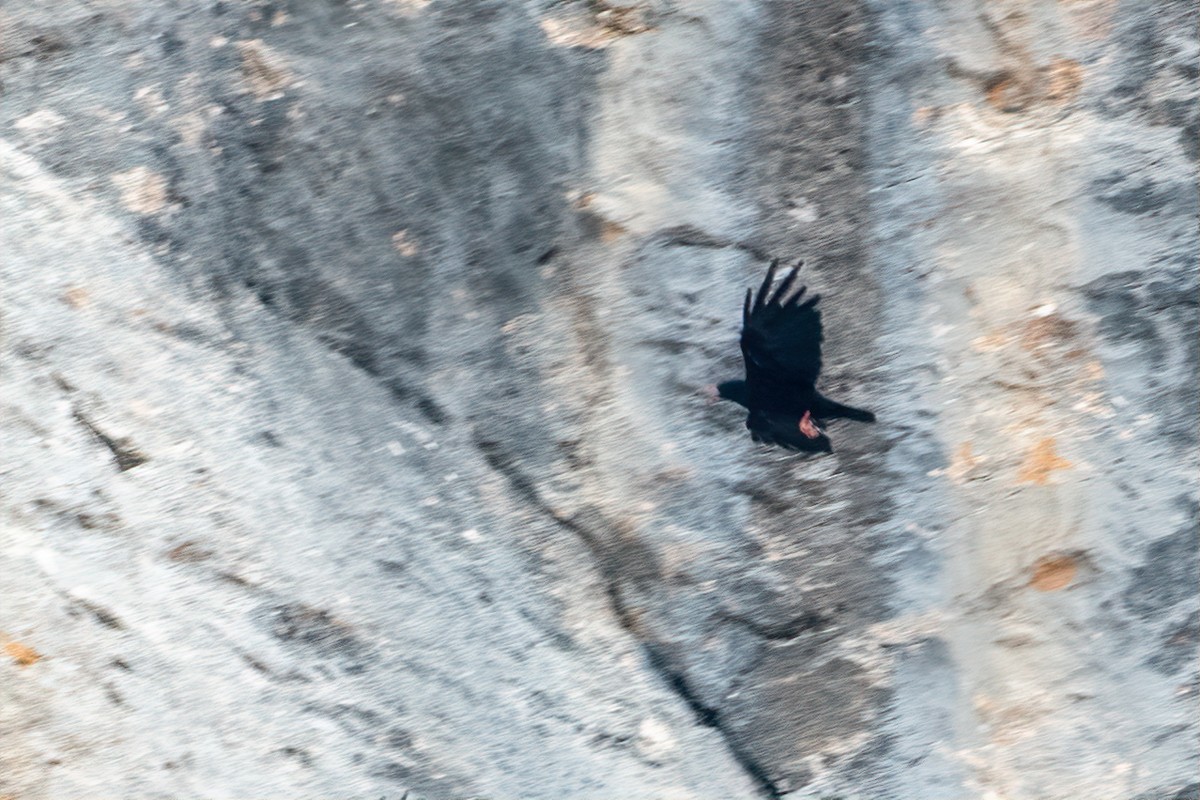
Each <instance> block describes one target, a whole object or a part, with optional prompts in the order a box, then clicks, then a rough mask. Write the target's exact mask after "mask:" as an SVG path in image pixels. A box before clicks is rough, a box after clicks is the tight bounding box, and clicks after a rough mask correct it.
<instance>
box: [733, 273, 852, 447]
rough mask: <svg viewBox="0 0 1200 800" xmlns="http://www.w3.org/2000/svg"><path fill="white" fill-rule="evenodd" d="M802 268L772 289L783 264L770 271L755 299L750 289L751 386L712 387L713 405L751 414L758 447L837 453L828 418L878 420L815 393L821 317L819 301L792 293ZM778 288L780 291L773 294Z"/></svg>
mask: <svg viewBox="0 0 1200 800" xmlns="http://www.w3.org/2000/svg"><path fill="white" fill-rule="evenodd" d="M803 265H804V262H803V261H800V262H798V263H797V264H796V266H794V267H793V268H792V270H791V271H790V272H789V273H788V274H787V276H786V277H784V279H783V280H782V281H781V282H780V283H779V285H778V286H774V283H775V273H776V270H777V269H778V267H779V259H774V260H773V261H772V262H771V265H770V267H768V268H767V275H766V278H764V279H763V282H762V286H760V287H759V289H758V293H757V294H755V293H754V290H753V288H751V289H747V290H746V300H745V302H744V303H743V305H742V334H741V348H742V359H743V360H744V361H745V364H746V378H745V380H732V381H725V382H723V383H719V384H717V385H716V386H714V387H710V389H709V396H710V397H712V398H713V399H720V400H732V401H733V402H735V403H737V404H739V405H741V406H744V407H745V408H746V410H747V411H748V412H749V414H748V415H747V417H746V427H747V428H749V429H750V436H751V438H752V439H754V441H756V442H762V443H764V444H770V445H778V446H780V447H783V448H786V449H788V450H798V451H804V452H812V453H832V452H833V444H832V442H830V440H829V436H828V435H827V434H826V433H825V429H824V424H825V421H826V420H830V419H838V418H843V419H851V420H856V421H858V422H874V421H875V415H874V414H872V413H871V412H870V411H865V410H863V409H861V408H853V407H851V406H847V405H843V404H841V403H838V402H835V401H833V400H830V399H829V398H828V397H825V396H824V395H822V394H821V393H820V392H819V391H817V377H818V376H819V375H820V372H821V340H822V334H821V312H820V311H819V310H818V309H817V303H818V302H820V300H821V296H820V295H819V294H813V295H811V296H810V297H809V298H808V299H807V300H806V299H804V295H805V293H806V291H807V287H805V286H803V285H802V286H800V288H799V289H797V290H796V291H795V292H794V293H790V292H791V290H792V288H793V287H794V286H795V285H796V281H797V279H798V277H799V275H800V268H801V267H802V266H803ZM772 288H774V291H772Z"/></svg>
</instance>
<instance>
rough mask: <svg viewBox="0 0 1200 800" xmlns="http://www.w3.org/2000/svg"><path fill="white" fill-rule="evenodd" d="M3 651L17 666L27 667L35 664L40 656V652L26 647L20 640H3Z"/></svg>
mask: <svg viewBox="0 0 1200 800" xmlns="http://www.w3.org/2000/svg"><path fill="white" fill-rule="evenodd" d="M4 652H5V653H7V654H8V657H9V658H11V659H12V660H13V661H14V662H16V664H17V666H18V667H28V666H30V665H31V664H36V663H37V662H38V661H40V660H41V658H42V655H41V653H39V652H38V651H37V650H34V649H33V648H32V647H27V646H25V645H23V644H21V643H20V642H5V643H4Z"/></svg>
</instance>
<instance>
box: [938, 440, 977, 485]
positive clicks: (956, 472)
mask: <svg viewBox="0 0 1200 800" xmlns="http://www.w3.org/2000/svg"><path fill="white" fill-rule="evenodd" d="M978 464H979V459H978V458H976V456H975V451H974V449H973V448H972V446H971V443H970V442H963V443H962V444H960V445H959V446H958V449H957V450H955V451H954V457H953V458H951V459H950V466H949V467H948V468H947V469H946V476H947V477H948V478H949V479H950V480H951V481H953V482H954V483H957V484H963V483H966V482H967V481H969V480H970V479H971V472H972V470H974V469H975V467H976V466H978Z"/></svg>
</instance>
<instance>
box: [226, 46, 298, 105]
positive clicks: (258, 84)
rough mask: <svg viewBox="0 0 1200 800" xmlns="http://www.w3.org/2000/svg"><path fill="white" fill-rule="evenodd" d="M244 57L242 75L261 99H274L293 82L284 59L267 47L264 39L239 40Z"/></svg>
mask: <svg viewBox="0 0 1200 800" xmlns="http://www.w3.org/2000/svg"><path fill="white" fill-rule="evenodd" d="M237 48H238V53H239V54H240V55H241V57H242V77H243V78H245V79H246V85H247V86H249V87H250V91H251V92H253V93H254V96H255V97H257V98H258V99H259V100H273V99H275V98H277V97H280V96H281V95H282V94H283V90H284V89H286V88H287V87H288V86H289V85H290V84H291V83H292V76H291V73H290V72H288V69H287V67H286V66H284V63H283V59H282V58H280V57H279V56H278V55H277V54H276V53H274V52H272V51H271V49H270V48H269V47H267V46H266V45H265V44H264V43H263V40H262V39H247V40H246V41H242V42H238V44H237Z"/></svg>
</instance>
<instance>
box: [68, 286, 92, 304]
mask: <svg viewBox="0 0 1200 800" xmlns="http://www.w3.org/2000/svg"><path fill="white" fill-rule="evenodd" d="M62 299H63V302H64V303H66V304H67V305H69V306H70V307H71V308H87V307H88V306H89V305H91V304H92V300H91V298H90V297H88V291H87V289H84V288H83V287H82V286H72V287H70V288H69V289H67V290H66V291H65V292H63V296H62Z"/></svg>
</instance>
